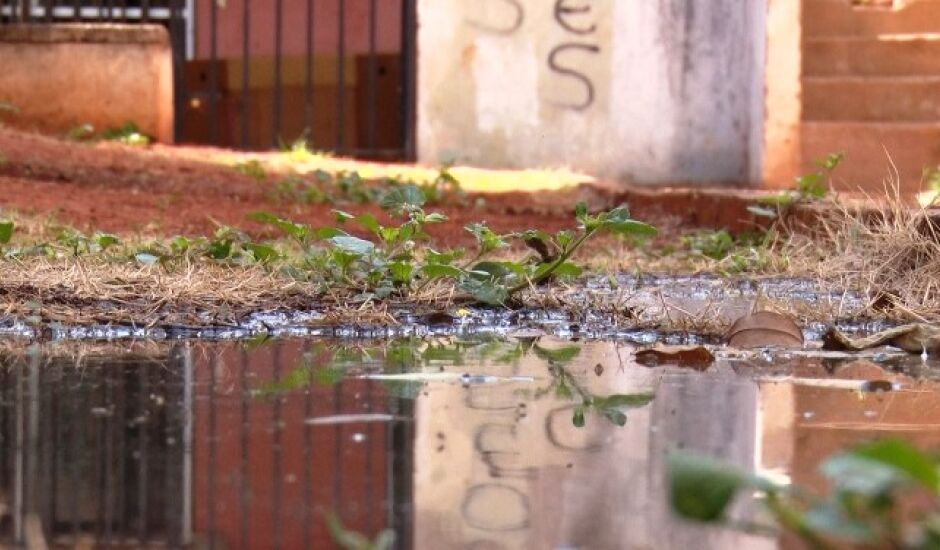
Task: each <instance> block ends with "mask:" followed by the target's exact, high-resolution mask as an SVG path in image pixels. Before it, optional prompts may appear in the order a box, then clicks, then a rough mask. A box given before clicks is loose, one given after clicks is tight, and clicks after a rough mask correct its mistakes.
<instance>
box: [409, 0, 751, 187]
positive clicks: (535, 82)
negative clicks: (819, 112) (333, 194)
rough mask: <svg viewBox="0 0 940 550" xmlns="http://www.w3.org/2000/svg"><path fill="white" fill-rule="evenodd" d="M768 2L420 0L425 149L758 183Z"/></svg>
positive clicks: (632, 175)
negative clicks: (765, 21) (765, 27)
mask: <svg viewBox="0 0 940 550" xmlns="http://www.w3.org/2000/svg"><path fill="white" fill-rule="evenodd" d="M764 12H765V3H764V0H757V1H744V2H742V1H741V0H710V1H708V2H701V1H696V0H557V1H549V0H418V19H419V26H420V28H419V34H418V150H419V157H420V159H421V160H422V161H425V162H429V163H438V162H443V161H450V160H457V161H461V162H468V163H471V164H476V165H481V166H493V167H513V168H521V167H553V166H566V167H571V168H574V169H578V170H583V171H587V172H588V173H591V174H593V175H598V176H601V177H607V178H618V179H622V180H625V181H635V182H641V183H657V182H670V183H675V182H715V181H733V182H755V181H757V180H758V179H759V177H760V149H761V142H762V129H761V126H762V119H763V94H764V89H763V59H764V18H765V14H764Z"/></svg>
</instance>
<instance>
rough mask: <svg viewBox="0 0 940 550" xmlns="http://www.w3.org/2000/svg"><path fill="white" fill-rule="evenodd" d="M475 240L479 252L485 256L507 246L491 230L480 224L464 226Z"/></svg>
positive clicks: (501, 238) (503, 240)
mask: <svg viewBox="0 0 940 550" xmlns="http://www.w3.org/2000/svg"><path fill="white" fill-rule="evenodd" d="M464 229H466V230H467V231H469V232H470V233H471V234H472V235H473V236H474V237H475V238H476V240H477V245H478V246H479V247H480V252H482V253H483V254H487V253H489V252H492V251H494V250H496V249H498V248H503V247H505V246H508V244H507V243H506V240H505V239H503V237H502V236H500V235H497V234H496V233H494V232H493V230H492V229H490V228H489V227H487V226H486V225H484V224H482V223H471V224H467V225H465V226H464Z"/></svg>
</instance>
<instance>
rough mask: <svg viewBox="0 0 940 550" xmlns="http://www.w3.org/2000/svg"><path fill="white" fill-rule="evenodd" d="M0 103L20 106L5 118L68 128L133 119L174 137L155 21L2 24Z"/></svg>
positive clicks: (168, 70)
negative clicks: (151, 23) (112, 23)
mask: <svg viewBox="0 0 940 550" xmlns="http://www.w3.org/2000/svg"><path fill="white" fill-rule="evenodd" d="M0 59H2V60H3V77H2V78H0V102H6V103H9V104H12V105H13V106H14V107H16V109H18V112H17V113H16V114H15V115H13V116H7V117H5V118H4V124H10V125H15V126H18V127H22V128H27V129H36V130H40V131H44V132H50V133H59V134H61V133H65V132H67V131H68V130H69V129H71V128H74V127H76V126H78V125H81V124H86V123H87V124H92V125H93V126H94V127H95V128H96V129H98V130H102V129H106V128H116V127H119V126H121V125H123V124H124V123H126V122H128V121H133V122H134V123H136V124H137V126H138V127H139V128H140V129H141V131H142V132H144V133H145V134H147V135H150V136H152V137H154V138H156V139H157V140H158V141H162V142H171V141H172V140H173V72H172V59H171V54H170V43H169V37H168V36H167V33H166V30H165V29H164V28H163V27H160V26H157V25H147V26H141V25H134V26H129V25H100V24H96V25H79V24H69V25H36V26H29V25H12V26H0Z"/></svg>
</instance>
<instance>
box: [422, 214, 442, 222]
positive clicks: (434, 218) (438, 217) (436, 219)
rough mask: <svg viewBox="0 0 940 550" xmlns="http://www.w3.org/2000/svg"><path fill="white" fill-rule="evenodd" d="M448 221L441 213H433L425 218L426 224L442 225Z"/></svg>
mask: <svg viewBox="0 0 940 550" xmlns="http://www.w3.org/2000/svg"><path fill="white" fill-rule="evenodd" d="M446 221H447V216H445V215H444V214H441V213H439V212H432V213H430V214H428V215H427V216H425V217H424V222H425V223H442V222H446Z"/></svg>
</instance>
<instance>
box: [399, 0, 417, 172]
mask: <svg viewBox="0 0 940 550" xmlns="http://www.w3.org/2000/svg"><path fill="white" fill-rule="evenodd" d="M417 9H418V8H417V2H416V0H401V10H402V13H401V20H402V33H401V65H402V76H401V79H402V84H401V86H402V94H401V101H402V105H401V114H402V121H401V130H402V136H401V143H402V146H403V148H404V157H405V160H414V159H415V152H416V149H415V131H414V128H415V125H414V123H415V97H416V94H415V86H416V85H417V78H416V70H415V64H416V62H417V59H418V57H417V51H418V49H417V36H416V35H417V30H418V24H417V20H418V18H417Z"/></svg>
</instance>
